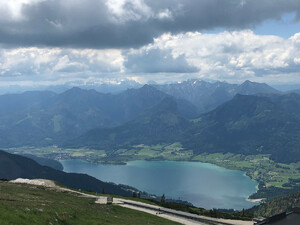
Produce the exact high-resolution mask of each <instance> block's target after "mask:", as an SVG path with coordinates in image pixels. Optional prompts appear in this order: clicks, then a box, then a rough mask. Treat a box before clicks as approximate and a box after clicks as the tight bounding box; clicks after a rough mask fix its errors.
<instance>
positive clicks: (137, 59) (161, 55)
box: [124, 49, 199, 73]
mask: <svg viewBox="0 0 300 225" xmlns="http://www.w3.org/2000/svg"><path fill="white" fill-rule="evenodd" d="M125 58H126V60H125V62H124V66H125V67H126V69H127V72H133V73H195V72H198V71H199V69H197V68H195V67H193V66H190V65H189V64H188V63H187V61H186V59H185V57H184V55H180V56H178V57H176V58H174V57H173V56H172V54H171V51H169V50H160V49H151V50H149V51H146V50H143V51H140V52H138V53H130V54H128V55H126V54H125Z"/></svg>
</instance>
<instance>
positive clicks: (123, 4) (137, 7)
mask: <svg viewBox="0 0 300 225" xmlns="http://www.w3.org/2000/svg"><path fill="white" fill-rule="evenodd" d="M106 6H107V8H108V10H109V12H110V13H111V15H112V20H113V21H114V22H121V23H123V22H128V21H138V20H147V19H149V18H150V17H151V15H152V10H151V8H150V7H149V6H148V5H146V4H145V2H144V1H143V0H108V1H107V2H106Z"/></svg>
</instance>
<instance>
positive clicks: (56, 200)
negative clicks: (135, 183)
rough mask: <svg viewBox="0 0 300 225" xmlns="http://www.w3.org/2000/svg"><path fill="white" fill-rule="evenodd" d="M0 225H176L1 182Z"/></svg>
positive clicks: (68, 196) (120, 209) (40, 188)
mask: <svg viewBox="0 0 300 225" xmlns="http://www.w3.org/2000/svg"><path fill="white" fill-rule="evenodd" d="M0 215H1V217H0V224H3V225H5V224H177V223H174V222H172V221H169V220H165V219H163V218H159V217H156V216H153V215H149V214H146V213H143V212H138V211H134V210H130V209H126V208H122V207H120V206H114V205H99V204H95V203H94V200H92V199H86V198H82V197H77V196H75V195H73V194H70V193H61V192H56V191H52V190H46V189H45V188H43V187H36V186H30V185H24V184H10V183H7V182H2V181H1V182H0Z"/></svg>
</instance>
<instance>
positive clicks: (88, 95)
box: [0, 80, 300, 162]
mask: <svg viewBox="0 0 300 225" xmlns="http://www.w3.org/2000/svg"><path fill="white" fill-rule="evenodd" d="M299 102H300V96H299V95H297V94H285V95H283V94H280V92H279V91H277V90H276V89H274V88H272V87H270V86H268V85H266V84H260V83H254V82H250V81H246V82H244V83H243V84H241V85H236V84H227V83H222V82H216V83H208V82H204V81H199V80H188V81H185V82H182V83H177V84H170V85H152V86H149V85H145V86H143V87H141V88H138V89H128V90H126V91H123V92H121V93H119V94H104V93H99V92H97V91H95V90H83V89H80V88H72V89H69V90H68V91H65V92H63V93H61V94H56V93H53V92H49V91H40V92H25V93H23V94H7V95H2V96H0V104H1V105H2V106H5V107H1V108H0V147H17V146H47V145H53V144H55V145H59V146H63V147H73V148H78V147H90V148H95V149H105V150H108V151H113V150H114V149H118V148H121V147H124V146H130V145H134V144H148V145H153V144H162V143H174V142H180V143H181V144H182V145H183V147H184V148H185V149H187V150H193V151H194V153H202V152H234V153H242V154H261V153H266V154H272V157H273V159H275V160H277V161H281V162H290V161H295V160H299V156H298V155H300V154H298V152H297V148H298V147H299V146H300V142H299V141H298V138H297V135H299V132H300V131H299V129H300V128H299V124H300V122H299V121H300V120H299V115H300V112H299V108H300V107H299V106H300V105H299ZM204 112H205V114H203V113H204ZM283 134H284V135H283ZM262 137H264V138H262ZM286 151H288V152H289V154H286Z"/></svg>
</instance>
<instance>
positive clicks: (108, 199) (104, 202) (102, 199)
mask: <svg viewBox="0 0 300 225" xmlns="http://www.w3.org/2000/svg"><path fill="white" fill-rule="evenodd" d="M96 203H98V204H101V205H109V204H112V203H113V197H111V196H100V197H98V198H97V200H96Z"/></svg>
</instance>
